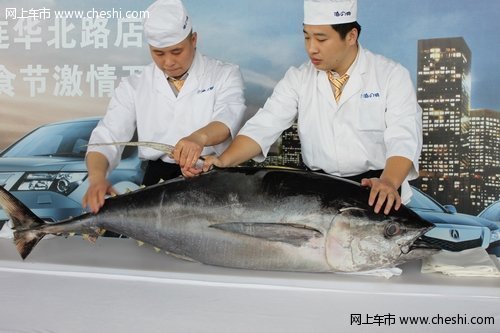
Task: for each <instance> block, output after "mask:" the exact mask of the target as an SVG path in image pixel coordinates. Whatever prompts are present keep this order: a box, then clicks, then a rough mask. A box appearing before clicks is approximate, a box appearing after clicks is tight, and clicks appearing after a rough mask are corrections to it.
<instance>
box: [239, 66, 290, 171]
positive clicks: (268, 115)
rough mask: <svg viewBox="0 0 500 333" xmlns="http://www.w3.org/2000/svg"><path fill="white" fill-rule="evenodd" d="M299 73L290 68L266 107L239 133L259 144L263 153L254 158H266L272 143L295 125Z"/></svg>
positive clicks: (259, 160) (261, 159)
mask: <svg viewBox="0 0 500 333" xmlns="http://www.w3.org/2000/svg"><path fill="white" fill-rule="evenodd" d="M299 73H300V72H299V71H298V70H297V69H296V68H290V69H289V70H288V71H287V73H286V74H285V77H284V78H283V79H282V80H281V81H280V82H278V84H277V85H276V87H275V88H274V91H273V94H272V95H271V97H269V98H268V99H267V101H266V103H265V104H264V107H263V108H261V109H260V110H259V111H258V112H257V113H256V114H255V116H253V117H252V118H250V119H249V120H248V121H247V123H246V124H245V126H243V128H242V129H241V131H240V132H239V133H238V135H245V136H248V137H250V138H251V139H253V140H254V141H255V142H257V143H258V144H259V146H260V148H261V150H262V154H261V155H259V156H256V157H255V158H254V160H255V161H257V162H262V161H263V160H264V159H265V158H266V156H267V153H268V152H269V149H270V148H271V145H272V144H273V143H274V142H275V141H276V140H277V139H278V137H279V136H280V135H281V133H282V132H283V131H284V130H286V129H287V128H289V127H290V126H292V125H293V122H294V121H295V119H296V117H297V112H298V111H297V107H298V96H299V95H298V89H297V88H298V87H299V83H300V80H299Z"/></svg>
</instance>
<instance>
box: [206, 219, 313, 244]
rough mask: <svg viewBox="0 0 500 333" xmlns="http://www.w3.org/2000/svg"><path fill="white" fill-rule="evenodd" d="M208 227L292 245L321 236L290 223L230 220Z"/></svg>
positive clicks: (299, 225)
mask: <svg viewBox="0 0 500 333" xmlns="http://www.w3.org/2000/svg"><path fill="white" fill-rule="evenodd" d="M210 227H211V228H215V229H219V230H224V231H228V232H232V233H236V234H241V235H246V236H251V237H256V238H262V239H266V240H269V241H274V242H283V243H289V244H291V245H294V246H302V245H303V244H304V243H307V242H308V241H309V240H311V239H314V238H320V237H323V234H322V233H321V232H320V231H319V230H317V229H314V228H311V227H307V226H305V225H301V224H290V223H262V222H260V223H257V222H254V223H248V222H230V223H219V224H213V225H211V226H210Z"/></svg>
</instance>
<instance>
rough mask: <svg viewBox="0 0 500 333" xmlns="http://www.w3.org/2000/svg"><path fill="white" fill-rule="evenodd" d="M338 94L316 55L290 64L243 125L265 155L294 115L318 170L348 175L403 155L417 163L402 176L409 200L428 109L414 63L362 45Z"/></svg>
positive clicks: (304, 148)
mask: <svg viewBox="0 0 500 333" xmlns="http://www.w3.org/2000/svg"><path fill="white" fill-rule="evenodd" d="M349 75H350V78H349V81H348V82H347V83H346V85H345V87H344V90H343V92H342V95H341V97H340V100H339V102H338V103H337V102H336V101H335V98H334V97H333V92H332V88H331V85H330V83H329V81H328V77H327V73H326V72H324V71H319V70H317V69H316V68H315V67H314V66H313V65H312V63H311V62H307V63H304V64H303V65H302V66H300V67H299V68H295V67H292V68H290V69H289V70H288V71H287V73H286V74H285V77H284V78H283V79H282V80H281V81H280V82H279V83H278V84H277V85H276V87H275V89H274V92H273V94H272V96H271V97H270V98H269V99H268V100H267V102H266V103H265V105H264V107H263V108H261V109H260V110H259V112H257V114H256V115H255V116H254V117H253V118H251V119H250V120H249V121H248V122H247V123H246V124H245V126H244V127H243V128H242V129H241V131H240V133H239V134H240V135H245V136H248V137H250V138H252V139H253V140H255V141H256V142H257V143H258V144H259V145H260V147H261V149H262V152H263V155H261V156H259V157H257V158H256V160H257V161H262V160H263V159H264V157H265V156H266V155H267V153H268V151H269V148H270V146H271V145H272V144H273V143H274V142H275V141H276V139H277V138H278V137H279V135H280V134H281V133H282V131H284V130H285V129H287V128H289V127H290V126H291V125H292V124H293V122H294V121H295V119H297V122H298V134H299V137H300V141H301V146H302V157H303V160H304V163H305V164H306V165H307V166H308V167H309V168H311V169H312V170H323V171H325V172H327V173H329V174H332V175H336V176H340V177H347V176H353V175H358V174H361V173H363V172H366V171H368V170H381V169H384V167H385V164H386V160H387V159H388V158H389V157H392V156H402V157H405V158H407V159H409V160H410V161H412V162H413V167H412V169H411V171H410V173H409V175H408V177H407V180H405V182H404V183H403V184H402V194H401V197H402V200H403V202H407V201H408V200H409V199H410V197H411V190H410V188H409V185H408V182H407V181H408V180H411V179H415V178H416V177H417V176H418V158H419V155H420V151H421V148H422V110H421V108H420V107H419V105H418V103H417V100H416V94H415V90H414V88H413V84H412V82H411V79H410V75H409V73H408V71H407V70H406V69H405V68H404V67H402V66H401V65H400V64H397V63H395V62H393V61H391V60H389V59H387V58H385V57H383V56H380V55H375V54H373V53H371V52H370V51H368V50H365V49H363V48H362V47H361V45H360V46H359V51H358V55H357V60H356V61H355V63H353V65H352V66H351V68H350V69H349Z"/></svg>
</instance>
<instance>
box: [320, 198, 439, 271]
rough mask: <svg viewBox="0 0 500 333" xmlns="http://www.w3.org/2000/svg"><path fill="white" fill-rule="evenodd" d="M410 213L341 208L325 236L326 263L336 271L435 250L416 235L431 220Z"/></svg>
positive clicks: (384, 263)
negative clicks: (384, 212)
mask: <svg viewBox="0 0 500 333" xmlns="http://www.w3.org/2000/svg"><path fill="white" fill-rule="evenodd" d="M411 213H412V212H408V211H406V212H405V215H406V216H405V215H401V214H399V215H398V214H396V215H389V216H385V215H383V214H375V213H373V211H372V210H371V209H362V208H354V207H353V208H345V209H342V210H341V211H340V212H339V214H337V215H336V216H335V218H334V221H333V223H332V227H331V228H330V230H329V231H328V235H327V239H326V242H327V243H326V253H327V260H328V263H329V265H330V266H331V267H332V269H333V270H335V271H337V270H338V271H344V272H354V271H363V270H370V269H374V268H383V267H393V266H396V265H399V264H402V263H404V262H406V261H410V260H415V259H421V258H424V257H426V256H429V255H432V254H434V253H436V252H437V251H438V250H436V249H432V248H429V247H426V246H425V244H423V243H422V241H421V240H420V239H419V238H420V236H422V235H423V234H424V233H425V232H427V231H428V230H429V229H431V228H432V227H433V226H432V224H430V223H429V222H427V221H424V220H422V219H421V218H419V217H418V216H417V215H416V214H411ZM417 244H418V246H417Z"/></svg>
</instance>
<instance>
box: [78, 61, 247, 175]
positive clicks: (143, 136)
mask: <svg viewBox="0 0 500 333" xmlns="http://www.w3.org/2000/svg"><path fill="white" fill-rule="evenodd" d="M188 73H189V75H188V76H187V79H186V81H185V83H184V86H183V87H182V89H181V91H180V92H179V94H178V96H177V97H176V96H175V94H174V92H173V91H172V88H171V87H170V85H169V83H168V81H167V78H166V76H165V74H164V72H163V71H161V70H160V69H159V68H158V67H157V66H156V64H154V63H151V64H150V65H148V66H146V67H145V68H144V70H143V72H142V73H141V74H138V75H134V76H130V77H128V78H125V79H123V80H122V82H121V83H120V85H119V86H118V88H117V89H116V90H115V92H114V95H113V97H112V99H111V101H110V104H109V106H108V110H107V113H106V115H105V116H104V118H103V119H102V120H101V121H100V122H99V124H98V125H97V127H96V128H95V129H94V131H93V132H92V136H91V138H90V141H89V142H90V143H104V142H119V141H129V140H130V139H131V138H132V136H133V134H134V131H135V129H136V128H137V133H138V140H139V141H152V142H160V143H166V144H170V145H175V144H176V143H177V142H178V141H179V140H180V139H182V138H183V137H186V136H188V135H190V134H191V133H193V132H194V131H196V130H198V129H200V128H202V127H204V126H206V125H208V124H209V123H210V122H213V121H219V122H222V123H223V124H225V125H226V126H227V127H228V128H229V129H230V131H231V136H232V137H234V135H235V134H236V133H237V132H238V130H239V129H240V127H241V122H242V120H243V116H244V112H245V109H246V107H245V99H244V95H243V79H242V76H241V72H240V70H239V68H238V66H236V65H233V64H228V63H223V62H221V61H218V60H215V59H211V58H208V57H206V56H204V55H202V54H200V53H199V52H196V54H195V57H194V60H193V63H192V65H191V68H190V69H189V71H188ZM230 142H231V139H228V140H226V141H225V142H223V143H221V144H219V145H216V146H211V147H205V148H204V149H203V152H202V154H203V155H206V154H212V153H216V154H220V153H222V152H223V151H224V149H225V148H227V146H228V145H229V143H230ZM88 151H89V152H90V151H96V152H100V153H102V154H103V155H104V156H106V158H107V159H108V162H109V165H110V168H109V170H112V169H113V168H115V167H116V166H117V165H118V163H119V162H120V156H121V153H122V151H123V147H115V146H102V147H89V149H88ZM139 157H140V158H142V159H147V160H157V159H158V158H161V159H162V160H163V161H165V162H169V163H174V161H173V160H172V159H170V158H169V157H167V156H166V155H164V153H162V152H160V151H157V150H154V149H150V148H143V147H140V148H139Z"/></svg>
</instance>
